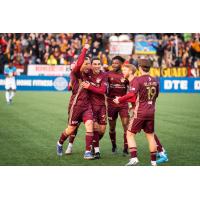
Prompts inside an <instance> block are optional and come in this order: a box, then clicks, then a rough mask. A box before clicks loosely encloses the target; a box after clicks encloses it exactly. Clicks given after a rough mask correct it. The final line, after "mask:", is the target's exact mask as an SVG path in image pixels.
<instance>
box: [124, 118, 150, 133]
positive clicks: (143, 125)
mask: <svg viewBox="0 0 200 200" xmlns="http://www.w3.org/2000/svg"><path fill="white" fill-rule="evenodd" d="M142 129H143V130H144V132H145V133H154V120H153V119H152V120H145V119H138V118H133V117H132V118H131V119H130V122H129V125H128V131H130V132H131V133H138V132H140V131H141V130H142Z"/></svg>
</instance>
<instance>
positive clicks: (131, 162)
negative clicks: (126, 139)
mask: <svg viewBox="0 0 200 200" xmlns="http://www.w3.org/2000/svg"><path fill="white" fill-rule="evenodd" d="M138 163H139V160H138V158H137V157H135V158H131V159H130V160H129V162H128V163H127V164H126V166H136V165H138Z"/></svg>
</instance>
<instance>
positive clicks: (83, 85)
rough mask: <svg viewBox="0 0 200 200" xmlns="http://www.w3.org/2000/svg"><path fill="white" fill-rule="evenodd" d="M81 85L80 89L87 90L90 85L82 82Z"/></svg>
mask: <svg viewBox="0 0 200 200" xmlns="http://www.w3.org/2000/svg"><path fill="white" fill-rule="evenodd" d="M81 85H82V87H83V88H84V89H88V88H89V87H90V83H89V82H82V83H81Z"/></svg>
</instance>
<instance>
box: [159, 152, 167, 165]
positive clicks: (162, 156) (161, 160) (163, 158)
mask: <svg viewBox="0 0 200 200" xmlns="http://www.w3.org/2000/svg"><path fill="white" fill-rule="evenodd" d="M168 161H169V159H168V157H167V154H166V153H163V152H161V153H159V158H157V160H156V163H157V164H161V163H165V162H168Z"/></svg>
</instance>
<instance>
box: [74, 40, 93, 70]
mask: <svg viewBox="0 0 200 200" xmlns="http://www.w3.org/2000/svg"><path fill="white" fill-rule="evenodd" d="M89 48H90V46H89V44H85V46H84V48H83V49H82V51H81V54H80V55H79V57H78V60H77V63H76V65H75V67H74V68H73V72H74V73H76V72H79V71H80V69H81V66H82V64H83V63H84V60H85V56H86V53H87V50H88V49H89Z"/></svg>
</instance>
